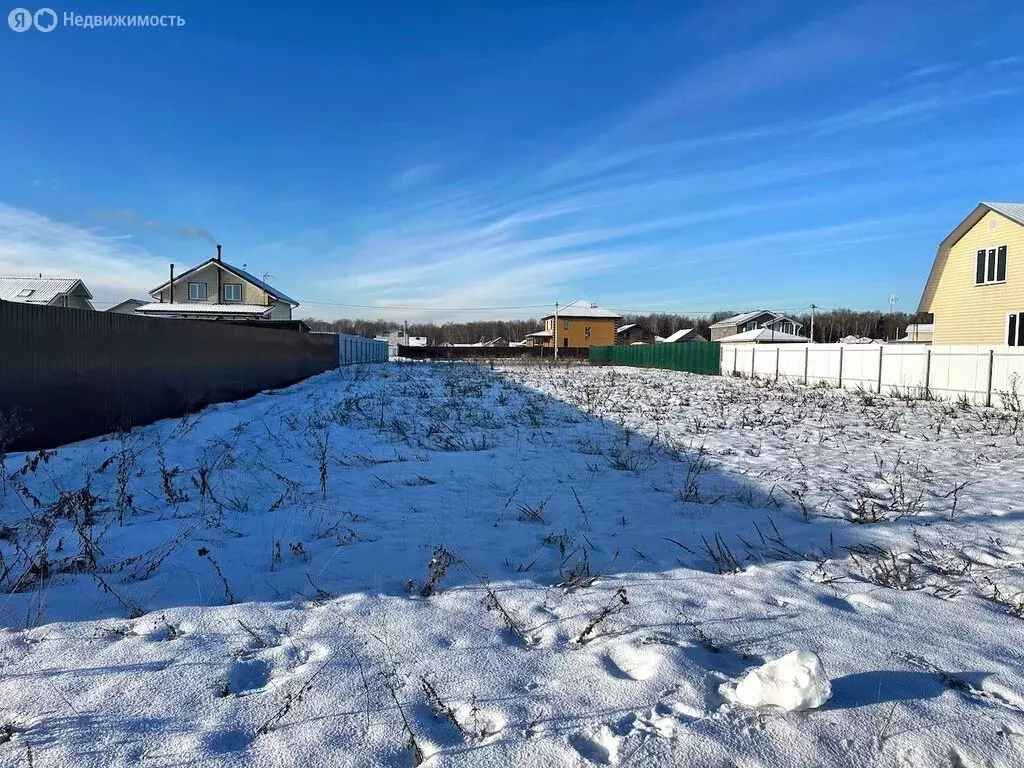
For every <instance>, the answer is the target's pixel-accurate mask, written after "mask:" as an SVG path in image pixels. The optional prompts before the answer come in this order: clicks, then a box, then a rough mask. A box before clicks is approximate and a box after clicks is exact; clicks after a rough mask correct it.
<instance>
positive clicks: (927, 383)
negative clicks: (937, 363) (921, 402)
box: [924, 347, 932, 397]
mask: <svg viewBox="0 0 1024 768" xmlns="http://www.w3.org/2000/svg"><path fill="white" fill-rule="evenodd" d="M931 386H932V350H931V348H930V347H929V349H928V352H927V354H926V355H925V359H924V395H925V397H928V393H929V392H930V391H931Z"/></svg>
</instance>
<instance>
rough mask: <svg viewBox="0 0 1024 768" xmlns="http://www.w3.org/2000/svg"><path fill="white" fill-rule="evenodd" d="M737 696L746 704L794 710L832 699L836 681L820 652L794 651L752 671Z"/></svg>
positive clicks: (739, 688)
mask: <svg viewBox="0 0 1024 768" xmlns="http://www.w3.org/2000/svg"><path fill="white" fill-rule="evenodd" d="M734 696H735V699H736V701H737V702H738V703H740V704H742V705H744V706H746V707H764V706H775V707H781V708H782V709H785V710H786V711H788V712H792V711H793V710H802V709H815V708H817V707H820V706H821V705H822V704H824V703H825V702H826V701H828V700H829V698H831V696H832V684H831V683H830V682H829V680H828V677H827V676H826V675H825V668H824V667H823V666H822V664H821V659H819V658H818V655H817V654H816V653H812V652H811V651H793V652H792V653H787V654H786V655H785V656H783V657H782V658H781V659H776V660H775V661H769V662H768V663H767V664H764V665H763V666H761V667H758V668H757V669H754V670H751V671H750V672H749V673H748V674H747V676H746V677H744V678H743V679H742V680H741V681H740V683H739V685H737V686H736V691H735V694H734Z"/></svg>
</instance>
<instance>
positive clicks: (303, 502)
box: [0, 364, 1024, 767]
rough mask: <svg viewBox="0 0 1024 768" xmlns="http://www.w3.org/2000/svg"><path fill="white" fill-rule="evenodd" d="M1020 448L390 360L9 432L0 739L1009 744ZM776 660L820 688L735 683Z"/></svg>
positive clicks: (973, 751) (551, 370) (497, 753)
mask: <svg viewBox="0 0 1024 768" xmlns="http://www.w3.org/2000/svg"><path fill="white" fill-rule="evenodd" d="M1022 446H1024V426H1022V424H1021V416H1020V414H1017V413H1013V412H1002V411H993V410H987V409H983V408H977V407H974V406H969V405H967V404H962V405H956V404H948V403H935V402H925V401H916V400H899V399H893V398H887V397H879V396H878V395H871V394H867V393H861V394H858V393H853V392H842V391H836V390H830V389H817V388H815V389H806V388H794V387H790V386H774V385H770V384H767V383H764V382H756V381H753V382H752V381H747V380H735V379H728V378H718V377H701V376H695V375H690V374H684V373H677V372H669V371H644V370H637V369H625V368H611V367H608V368H601V367H593V368H592V367H587V366H571V367H559V368H555V367H550V366H545V367H537V366H506V367H498V369H497V370H494V369H491V368H489V367H487V366H473V365H462V364H451V365H449V364H437V365H434V364H389V365H381V366H353V367H349V368H346V369H343V370H340V371H337V372H331V373H328V374H323V375H321V376H318V377H316V378H315V379H311V380H309V381H307V382H304V383H302V384H300V385H297V386H295V387H292V388H290V389H287V390H283V391H279V392H271V393H265V394H262V395H259V396H257V397H254V398H252V399H250V400H246V401H244V402H240V403H234V404H222V405H218V406H214V407H211V408H208V409H206V410H204V411H203V412H202V413H200V414H196V415H192V416H189V417H187V418H184V419H181V420H178V421H165V422H161V423H159V424H155V425H153V426H150V427H145V428H140V429H136V430H133V431H132V432H130V433H124V434H118V435H111V436H108V437H106V438H102V439H96V440H90V441H87V442H83V443H79V444H76V445H72V446H67V447H63V448H60V449H58V450H56V451H49V452H42V453H37V454H9V455H7V456H6V457H5V458H3V467H4V471H3V480H2V490H0V509H2V517H0V523H2V525H0V555H2V562H0V590H2V593H3V594H2V595H0V606H2V613H0V621H2V623H3V627H4V629H3V630H2V631H0V701H2V710H0V742H2V743H0V761H2V763H3V764H6V765H28V764H31V765H35V766H47V765H61V766H68V765H74V766H106V765H140V764H141V765H231V766H247V765H251V766H275V765H280V766H284V765H353V766H368V765H394V766H401V765H414V764H419V763H422V764H427V765H437V766H444V765H459V766H463V765H466V766H505V765H530V766H549V765H606V764H607V765H644V766H648V765H657V766H744V767H745V766H782V765H806V766H810V765H839V766H864V765H877V766H943V765H949V766H1016V765H1021V764H1024V680H1022V677H1021V669H1022V661H1024V596H1022V591H1024V577H1022V572H1021V565H1022V564H1024V541H1022V538H1021V532H1022V530H1024V523H1022V520H1021V515H1022V502H1021V497H1022V491H1024V480H1022V478H1024V447H1022ZM793 651H801V652H804V653H803V655H800V656H795V657H793V658H798V659H800V660H802V663H805V662H806V660H808V659H810V660H811V662H813V663H816V662H815V661H814V659H813V657H811V656H808V655H807V653H813V654H817V658H819V659H820V661H821V663H822V664H823V665H824V671H825V673H826V674H827V676H828V678H829V680H830V682H831V686H830V688H829V686H828V685H823V684H821V683H818V684H817V688H816V689H815V690H814V691H812V692H811V693H812V695H811V696H809V697H803V698H800V697H797V698H796V699H794V701H800V702H802V703H801V704H800V706H814V707H817V708H813V709H807V710H805V711H794V712H786V711H784V710H782V709H779V708H775V707H763V708H757V707H751V706H749V703H750V702H751V701H757V700H759V699H760V698H764V697H767V700H772V698H773V697H774V699H775V700H778V701H784V700H787V699H786V698H785V697H784V696H782V695H781V694H779V693H778V692H773V691H771V690H769V691H767V692H766V691H764V690H762V689H763V685H762V684H761V682H758V681H757V680H751V681H748V683H747V684H746V685H745V686H744V687H743V688H741V689H740V690H739V691H738V692H737V686H738V684H739V683H740V681H742V680H743V679H744V678H745V677H746V676H747V675H748V673H749V672H750V671H751V670H752V669H755V668H757V667H759V666H760V665H762V664H764V663H765V662H767V661H770V660H774V659H778V658H780V657H783V656H785V655H787V654H790V653H791V652H793ZM811 662H806V663H811ZM812 666H813V664H812ZM764 679H765V680H769V679H774V673H772V674H769V673H767V672H766V673H765V675H764ZM752 683H756V684H753V685H752ZM752 691H753V693H752ZM829 691H830V693H831V698H828V699H827V701H824V703H823V704H821V702H822V701H823V700H824V699H825V698H826V697H827V695H828V692H829ZM754 694H756V696H755V695H754ZM808 702H809V703H808ZM819 704H820V706H818V705H819Z"/></svg>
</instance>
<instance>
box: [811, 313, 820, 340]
mask: <svg viewBox="0 0 1024 768" xmlns="http://www.w3.org/2000/svg"><path fill="white" fill-rule="evenodd" d="M817 308H818V305H817V304H811V343H812V344H813V343H814V310H816V309H817Z"/></svg>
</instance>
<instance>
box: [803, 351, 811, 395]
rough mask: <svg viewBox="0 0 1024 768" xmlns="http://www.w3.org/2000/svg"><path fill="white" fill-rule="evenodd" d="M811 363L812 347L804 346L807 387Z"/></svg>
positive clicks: (805, 381) (805, 384) (805, 382)
mask: <svg viewBox="0 0 1024 768" xmlns="http://www.w3.org/2000/svg"><path fill="white" fill-rule="evenodd" d="M810 362H811V345H810V344H807V345H805V346H804V386H805V387H806V386H807V371H808V369H809V368H810Z"/></svg>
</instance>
